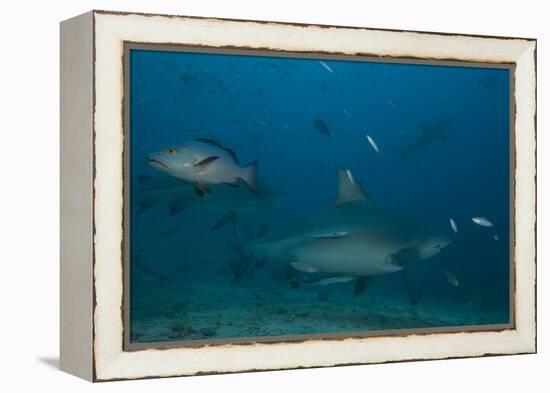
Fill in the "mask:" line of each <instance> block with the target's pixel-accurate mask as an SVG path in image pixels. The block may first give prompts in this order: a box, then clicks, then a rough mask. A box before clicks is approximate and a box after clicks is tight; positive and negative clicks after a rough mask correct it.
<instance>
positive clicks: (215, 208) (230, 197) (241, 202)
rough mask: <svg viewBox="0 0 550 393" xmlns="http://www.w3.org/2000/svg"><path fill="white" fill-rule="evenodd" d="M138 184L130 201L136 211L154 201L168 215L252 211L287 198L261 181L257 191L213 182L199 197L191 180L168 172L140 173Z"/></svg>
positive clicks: (273, 204) (141, 211) (269, 206)
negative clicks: (188, 210)
mask: <svg viewBox="0 0 550 393" xmlns="http://www.w3.org/2000/svg"><path fill="white" fill-rule="evenodd" d="M137 183H138V184H137V185H136V186H132V188H133V189H132V205H133V206H134V207H135V208H136V209H137V212H138V213H143V212H144V211H146V210H148V209H150V208H151V207H153V206H154V205H157V204H166V205H167V206H168V212H169V214H170V215H175V214H178V213H180V212H182V211H184V210H185V209H187V208H192V209H194V210H205V211H211V212H220V213H222V214H224V213H227V211H229V210H232V211H236V212H246V211H255V210H257V209H260V208H272V207H276V206H279V205H280V204H282V203H283V201H284V200H285V199H286V197H285V195H284V194H282V193H280V192H277V191H276V190H274V189H273V187H271V186H270V185H268V184H267V183H265V182H262V181H260V182H259V184H258V193H254V192H252V191H250V190H249V189H248V188H246V187H236V188H233V187H227V186H225V185H223V184H215V185H213V186H212V189H213V190H215V192H213V193H212V195H204V196H203V197H202V198H201V197H199V196H198V195H197V194H196V193H195V190H194V187H193V185H192V184H191V183H189V182H187V181H185V180H181V179H177V178H175V177H171V176H155V177H151V176H147V175H140V176H138V178H137Z"/></svg>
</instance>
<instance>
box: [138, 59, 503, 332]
mask: <svg viewBox="0 0 550 393" xmlns="http://www.w3.org/2000/svg"><path fill="white" fill-rule="evenodd" d="M509 78H510V71H509V70H508V69H504V68H488V67H465V66H456V65H425V64H398V63H386V62H369V61H345V60H332V59H303V58H295V57H267V56H251V55H247V56H245V55H232V54H212V53H210V54H206V53H192V52H181V51H159V50H143V49H139V50H138V49H132V50H131V51H130V145H129V146H130V149H129V154H130V179H131V187H130V242H131V247H130V248H131V250H130V277H131V279H130V307H129V310H130V333H131V342H163V341H173V340H201V339H212V338H239V337H258V336H260V337H272V336H289V335H292V336H293V335H301V334H318V333H342V332H372V331H383V330H389V329H412V328H433V327H457V326H472V325H492V324H505V323H508V322H509V320H510V315H511V312H510V253H509V246H510V224H509V223H510V191H509V189H510V180H509V176H510V164H509V163H510V157H511V155H510V132H509V128H510V92H509V89H510V85H509ZM367 135H368V136H369V137H370V138H371V142H370V141H369V139H368V138H367ZM197 138H208V139H210V140H212V141H215V142H216V143H219V144H220V145H222V146H224V147H227V148H230V149H231V150H233V151H234V153H235V154H236V156H237V157H238V161H239V163H240V164H241V165H243V166H244V165H245V164H247V163H249V162H254V161H256V162H257V163H258V173H257V180H258V182H259V183H266V184H268V186H265V187H263V189H264V190H269V192H265V193H264V194H263V193H262V192H263V191H262V187H260V188H259V196H258V198H264V197H265V198H264V199H265V201H263V200H262V201H261V203H255V202H254V203H253V204H247V206H246V207H242V208H241V204H240V203H241V202H242V201H243V200H246V201H248V199H250V198H252V199H254V198H255V197H256V196H255V195H253V194H246V192H245V191H246V190H247V188H246V186H245V185H244V183H242V182H241V184H240V185H239V190H237V191H243V192H244V194H238V195H234V194H231V193H234V192H235V191H236V190H235V189H233V188H232V187H230V186H228V185H217V186H215V187H213V188H212V195H211V196H212V197H216V198H217V199H216V203H215V204H214V203H213V202H210V201H209V200H208V198H209V197H210V196H209V195H205V196H203V197H202V198H201V197H199V196H198V195H197V194H196V192H195V190H194V189H193V186H192V185H191V184H190V183H188V182H186V181H185V180H181V179H176V178H173V177H170V176H169V175H166V174H164V173H162V172H160V171H158V170H155V169H154V168H151V167H150V166H148V165H147V157H148V155H149V154H151V153H153V152H156V151H162V150H163V149H165V148H166V147H170V146H179V145H181V144H184V143H185V142H187V141H191V140H195V139H197ZM341 168H346V169H349V171H350V172H351V173H352V174H353V177H354V179H355V181H356V182H357V183H359V184H360V185H361V186H362V188H363V190H364V191H365V192H366V194H368V198H369V200H372V201H375V202H376V203H378V204H381V205H384V206H386V207H387V208H388V209H394V210H395V211H398V212H403V213H404V214H407V215H410V216H411V217H413V218H414V220H415V221H416V222H419V223H421V224H423V225H430V226H431V227H433V228H437V229H438V230H439V231H442V232H444V233H445V234H446V235H447V236H448V237H449V238H450V239H452V242H451V243H450V244H449V245H448V246H446V247H445V248H444V249H442V250H441V252H440V253H439V254H438V255H435V256H433V257H432V258H429V259H427V260H423V261H420V263H417V264H416V268H415V269H416V274H415V282H414V284H413V287H414V288H413V290H414V292H415V297H416V298H417V299H416V301H411V294H410V291H411V288H408V287H407V285H410V283H408V284H407V283H406V282H405V281H406V280H403V278H402V276H403V271H400V272H395V273H391V274H386V275H379V276H374V277H373V278H372V280H370V281H369V283H368V286H367V287H366V289H365V291H364V292H363V293H361V294H360V295H358V296H353V292H354V285H355V280H350V281H348V282H343V283H335V284H330V285H320V284H318V285H316V284H315V283H313V284H311V283H309V284H304V285H299V286H298V287H296V288H295V287H294V286H293V285H291V282H290V281H289V277H288V275H285V273H284V270H285V267H283V266H280V265H277V264H275V263H271V262H270V261H269V260H267V261H261V262H262V263H252V264H251V266H248V268H247V270H246V272H245V273H244V274H243V275H242V277H239V280H235V266H236V265H238V264H239V261H238V260H239V255H238V252H237V251H238V250H237V248H238V241H237V239H236V237H235V233H234V231H233V230H232V228H231V225H225V226H223V227H221V228H219V229H217V230H212V226H214V225H215V224H216V223H217V222H219V220H220V219H221V218H223V217H228V214H229V215H234V216H236V217H238V219H239V221H240V222H242V223H243V224H244V225H245V226H246V227H248V228H250V230H251V231H252V232H253V233H254V236H260V235H259V232H260V228H264V229H265V228H267V227H268V226H269V227H270V228H272V229H276V228H281V227H284V226H285V225H289V223H292V222H296V221H297V220H300V219H301V218H302V217H307V216H315V215H316V214H319V213H320V212H323V211H326V210H327V209H331V208H332V206H333V204H334V201H335V199H336V195H337V185H338V173H339V172H338V170H339V169H341ZM163 181H167V182H168V183H169V184H170V185H171V186H170V187H176V188H177V187H178V184H177V182H180V183H181V187H184V188H185V189H184V190H183V191H181V190H180V191H177V192H175V191H174V192H173V194H170V192H172V191H173V190H174V188H166V187H165V185H163V184H164V183H163ZM174 181H175V182H176V183H174ZM155 185H157V186H155ZM260 186H261V184H260ZM163 187H164V188H163ZM225 188H227V189H225ZM240 188H243V190H240ZM161 189H162V190H163V192H165V193H164V194H163V193H162V192H160V191H159V190H161ZM155 190H156V191H158V192H157V194H155ZM170 190H172V191H170ZM147 193H148V194H147ZM266 194H269V195H266ZM243 195H244V196H243ZM205 197H206V198H207V200H202V199H203V198H205ZM178 201H179V202H181V203H179V204H178V203H177V202H178ZM170 204H171V205H175V207H173V208H172V210H170V207H169V205H170ZM178 206H179V208H178ZM474 217H483V218H486V219H487V220H489V221H490V223H491V224H492V226H489V227H488V226H481V225H477V224H476V223H474V222H473V220H472V218H474ZM451 218H452V220H453V221H454V223H455V224H456V233H455V230H453V228H452V227H451V225H450V221H449V220H450V219H451ZM365 259H366V260H367V259H368V255H365ZM404 270H406V268H405V269H404ZM299 276H304V277H306V278H307V277H308V274H307V273H306V274H303V272H302V273H299ZM340 276H342V275H340ZM321 278H322V277H321Z"/></svg>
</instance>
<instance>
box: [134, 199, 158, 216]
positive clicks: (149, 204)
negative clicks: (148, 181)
mask: <svg viewBox="0 0 550 393" xmlns="http://www.w3.org/2000/svg"><path fill="white" fill-rule="evenodd" d="M153 205H154V203H152V202H147V203H140V204H139V205H138V211H137V212H138V214H141V213H143V212H144V211H147V210H149V209H150V208H152V207H153Z"/></svg>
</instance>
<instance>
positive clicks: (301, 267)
mask: <svg viewBox="0 0 550 393" xmlns="http://www.w3.org/2000/svg"><path fill="white" fill-rule="evenodd" d="M290 265H291V266H292V267H293V268H294V269H296V270H298V271H299V272H304V273H317V272H318V271H319V270H318V269H316V268H314V267H313V266H310V265H308V264H307V263H301V262H292V263H291V264H290Z"/></svg>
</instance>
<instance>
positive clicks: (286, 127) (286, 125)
mask: <svg viewBox="0 0 550 393" xmlns="http://www.w3.org/2000/svg"><path fill="white" fill-rule="evenodd" d="M283 127H284V128H285V130H287V131H290V128H288V124H286V123H283Z"/></svg>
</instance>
